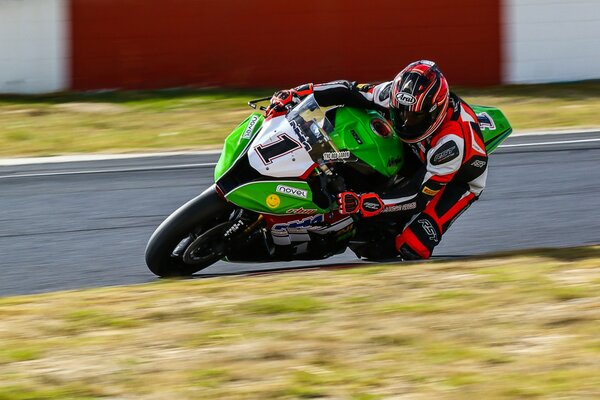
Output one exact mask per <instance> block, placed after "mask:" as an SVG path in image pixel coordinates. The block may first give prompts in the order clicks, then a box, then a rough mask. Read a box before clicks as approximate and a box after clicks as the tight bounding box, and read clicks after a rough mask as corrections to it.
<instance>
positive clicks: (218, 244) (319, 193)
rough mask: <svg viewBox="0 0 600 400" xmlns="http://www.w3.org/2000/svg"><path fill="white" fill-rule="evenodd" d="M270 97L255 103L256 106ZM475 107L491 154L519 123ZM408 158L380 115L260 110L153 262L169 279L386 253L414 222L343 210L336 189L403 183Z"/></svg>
mask: <svg viewBox="0 0 600 400" xmlns="http://www.w3.org/2000/svg"><path fill="white" fill-rule="evenodd" d="M268 99H269V98H263V99H257V100H253V101H250V102H248V104H249V105H250V106H251V107H252V108H254V109H256V108H257V104H258V103H259V102H261V101H266V100H268ZM259 109H260V110H262V111H265V110H266V107H264V106H260V107H259ZM473 109H474V111H475V112H476V114H477V116H478V120H479V125H480V127H481V130H482V133H483V135H484V139H485V144H486V149H487V151H488V154H489V153H491V152H492V151H494V149H495V148H496V147H497V146H498V145H499V144H500V143H501V142H502V141H503V140H504V139H506V138H507V137H508V136H509V135H510V133H511V132H512V128H511V127H510V124H509V123H508V121H507V119H506V117H505V116H504V115H503V113H502V112H501V111H500V110H499V109H497V108H494V107H485V106H473ZM406 157H407V154H405V153H404V146H403V145H402V143H401V141H400V139H399V138H398V136H397V135H395V134H394V133H393V129H392V127H391V125H390V124H389V123H388V122H387V120H386V119H385V118H383V117H382V115H381V114H380V113H378V112H376V111H371V110H360V109H355V108H351V107H330V108H327V109H326V108H322V107H320V106H319V104H318V103H317V102H316V101H315V99H314V96H313V95H309V96H307V97H306V98H305V99H304V100H303V101H302V102H300V103H299V104H298V105H296V106H295V107H294V108H293V109H292V110H291V111H290V112H289V113H287V115H281V116H269V117H265V115H264V114H263V113H262V112H258V111H255V112H252V113H251V114H250V115H249V116H248V117H247V118H246V119H245V120H244V121H243V122H242V123H241V124H240V125H239V126H238V127H237V128H235V129H234V130H233V132H232V133H231V134H230V135H229V136H228V137H227V138H226V139H225V143H224V147H223V151H222V153H221V156H220V158H219V161H218V163H217V165H216V167H215V171H214V180H215V183H214V184H213V185H212V186H210V187H209V188H207V189H206V190H205V191H204V192H202V193H201V194H200V195H199V196H197V197H195V198H193V199H191V200H190V201H188V202H187V203H185V204H184V205H182V206H181V207H179V208H178V209H177V210H176V211H174V212H173V213H172V214H171V215H170V216H169V217H168V218H167V219H166V220H165V221H163V222H162V223H161V224H160V226H159V227H158V228H157V229H156V230H155V232H154V233H153V234H152V236H151V237H150V240H149V241H148V244H147V247H146V264H147V265H148V268H149V269H150V270H151V271H152V272H153V273H154V274H156V275H158V276H161V277H163V276H178V275H179V276H182V275H184V276H185V275H192V274H194V273H195V272H197V271H200V270H202V269H204V268H206V267H208V266H210V265H211V264H213V263H215V262H217V261H218V260H221V259H224V260H226V261H236V262H270V261H290V260H315V259H324V258H327V257H330V256H333V255H335V254H340V253H343V252H344V251H346V249H347V248H350V249H351V250H352V251H354V253H355V254H356V255H357V256H358V257H361V258H366V259H375V258H377V256H378V255H379V256H387V255H385V254H382V253H379V252H378V251H375V252H373V249H377V244H378V243H380V242H381V238H382V235H386V234H388V233H389V232H394V225H397V224H401V223H405V222H406V221H397V220H396V221H395V220H392V219H390V218H385V215H384V214H383V213H382V214H380V216H377V217H373V218H364V217H361V216H358V215H357V214H353V215H344V214H341V213H339V212H338V206H337V201H336V195H337V194H338V193H340V192H343V191H346V190H351V191H354V192H357V193H360V192H373V191H379V190H385V188H386V187H390V186H392V185H397V184H399V181H401V180H402V179H403V178H405V177H403V176H402V173H399V172H401V171H403V169H402V168H403V166H404V164H405V161H406ZM400 183H401V182H400ZM367 212H368V211H367ZM384 212H385V210H384ZM392 214H394V213H392ZM395 214H401V213H395ZM390 215H391V214H390ZM390 215H388V217H389V216H390Z"/></svg>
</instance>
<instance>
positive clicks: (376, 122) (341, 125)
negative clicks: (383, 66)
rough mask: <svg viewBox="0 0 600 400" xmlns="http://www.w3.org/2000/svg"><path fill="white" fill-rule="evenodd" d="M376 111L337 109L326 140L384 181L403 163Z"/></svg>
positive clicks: (395, 138) (399, 144)
mask: <svg viewBox="0 0 600 400" xmlns="http://www.w3.org/2000/svg"><path fill="white" fill-rule="evenodd" d="M393 132H394V131H393V128H392V126H391V125H390V124H389V122H388V121H386V120H385V118H383V117H382V116H381V114H379V113H378V112H377V111H372V110H366V111H365V110H359V109H356V108H350V107H340V108H337V109H336V110H335V130H334V132H332V133H331V134H330V135H329V136H330V137H331V139H332V140H333V142H334V143H335V145H336V147H337V148H339V149H344V150H349V151H350V152H351V153H352V154H353V155H354V156H356V157H357V158H358V159H359V160H361V161H362V162H364V163H366V164H368V165H369V166H370V167H371V168H372V169H374V170H375V171H377V172H379V173H380V174H382V175H384V176H386V177H388V178H389V177H392V176H394V175H395V174H396V173H398V171H399V170H400V168H401V167H402V165H403V163H404V145H403V144H402V141H401V140H400V138H399V137H398V136H397V135H395V134H394V133H393Z"/></svg>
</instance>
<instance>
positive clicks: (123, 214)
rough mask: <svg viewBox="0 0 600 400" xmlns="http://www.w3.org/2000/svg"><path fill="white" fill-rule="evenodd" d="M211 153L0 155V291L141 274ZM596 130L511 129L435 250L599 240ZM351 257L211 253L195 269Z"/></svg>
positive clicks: (113, 281) (203, 179)
mask: <svg viewBox="0 0 600 400" xmlns="http://www.w3.org/2000/svg"><path fill="white" fill-rule="evenodd" d="M218 157H219V155H218V153H217V152H199V153H182V154H163V155H152V156H150V155H145V156H133V157H132V156H127V157H122V156H113V157H110V156H90V157H81V158H77V161H72V160H71V159H70V158H69V157H63V158H61V157H59V158H50V159H44V160H43V162H41V161H42V160H35V159H29V160H0V269H1V273H2V277H1V278H0V296H10V295H18V294H29V293H39V292H49V291H56V290H65V289H78V288H86V287H98V286H112V285H125V284H135V283H144V282H152V281H154V280H156V279H158V278H157V277H155V276H154V275H153V274H152V273H151V272H150V271H148V269H147V268H146V265H145V262H144V249H145V245H146V242H147V240H148V238H149V237H150V235H151V234H152V232H153V231H154V229H155V228H156V227H157V226H158V225H159V224H160V223H161V222H162V220H164V219H165V218H166V217H167V216H168V215H169V214H170V213H171V212H172V211H173V210H175V209H176V208H178V207H179V206H180V205H181V204H183V203H184V202H186V201H187V200H189V199H190V198H192V197H194V196H196V195H197V194H199V193H200V192H201V191H202V190H204V189H205V188H206V187H208V186H209V185H211V184H212V176H213V169H214V166H215V163H216V161H217V159H218ZM599 167H600V131H586V132H578V133H577V132H574V133H568V134H542V133H538V134H531V135H513V136H512V137H510V138H508V139H507V140H506V141H505V142H504V143H503V145H502V146H501V147H500V148H498V150H496V151H495V152H494V153H493V154H492V155H491V156H490V170H489V175H488V183H487V188H486V190H485V191H484V193H483V195H482V196H481V198H480V200H479V201H477V202H476V203H475V204H474V205H473V206H472V207H471V208H470V209H469V210H467V212H466V213H465V214H464V215H463V216H462V217H461V218H459V219H458V220H457V221H456V223H455V224H454V225H453V226H452V227H451V228H450V230H449V231H448V233H447V234H446V235H445V236H444V239H443V241H442V243H441V244H440V246H438V248H437V249H436V251H435V252H434V256H435V257H436V258H454V257H466V256H470V255H481V254H487V253H491V252H498V251H511V250H519V249H529V248H544V247H566V246H579V245H590V244H597V243H600V196H599V193H600V173H599ZM354 263H361V261H359V260H357V259H356V257H355V256H354V254H353V253H351V252H349V251H348V252H346V253H344V254H342V255H338V256H335V257H332V258H330V259H327V260H319V261H314V262H306V261H299V262H288V263H271V264H235V263H226V262H218V263H217V264H215V265H213V266H211V267H209V268H208V269H205V270H204V271H202V272H201V274H199V275H198V276H199V277H202V276H214V275H218V274H235V273H245V272H251V271H254V272H256V271H264V270H271V269H273V270H279V269H288V268H302V267H317V266H331V265H339V264H354Z"/></svg>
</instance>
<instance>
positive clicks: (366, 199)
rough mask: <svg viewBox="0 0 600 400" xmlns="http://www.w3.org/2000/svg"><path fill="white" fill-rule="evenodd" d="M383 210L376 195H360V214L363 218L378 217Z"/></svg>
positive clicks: (380, 201) (381, 202)
mask: <svg viewBox="0 0 600 400" xmlns="http://www.w3.org/2000/svg"><path fill="white" fill-rule="evenodd" d="M384 208H385V204H383V201H382V200H381V199H380V198H379V195H377V193H364V194H361V195H360V213H361V214H362V216H363V217H366V218H368V217H374V216H376V215H379V214H380V213H381V212H382V211H383V209H384Z"/></svg>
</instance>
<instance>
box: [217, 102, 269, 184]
mask: <svg viewBox="0 0 600 400" xmlns="http://www.w3.org/2000/svg"><path fill="white" fill-rule="evenodd" d="M264 121H265V117H264V116H263V114H262V113H257V112H255V113H252V114H250V115H249V116H248V118H246V119H245V120H244V122H242V123H241V124H239V125H238V126H237V128H235V129H234V130H233V132H231V133H230V134H229V136H227V138H226V139H225V143H224V144H223V151H222V152H221V157H220V158H219V161H218V162H217V165H216V167H215V181H217V180H218V179H219V178H220V177H221V176H223V174H225V172H227V170H228V169H229V167H231V165H233V163H234V162H235V160H237V158H238V157H239V156H240V154H241V153H242V152H243V151H244V149H245V148H246V146H247V145H248V143H250V141H251V140H252V138H253V137H254V135H255V134H256V133H257V132H258V131H259V129H260V127H261V126H262V124H263V122H264Z"/></svg>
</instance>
